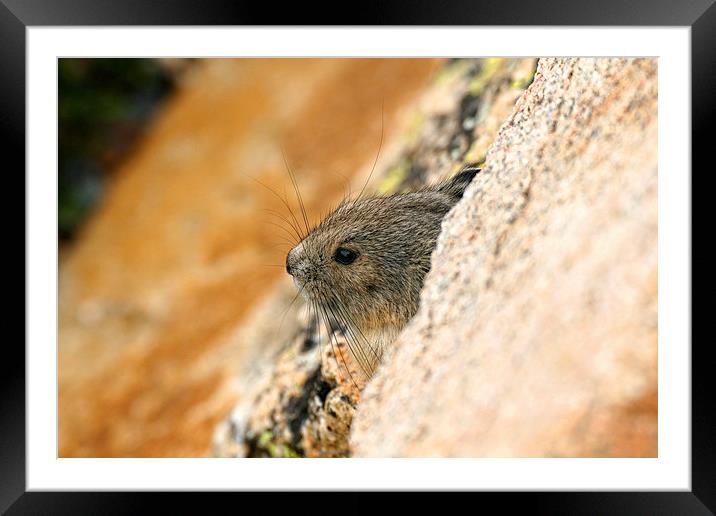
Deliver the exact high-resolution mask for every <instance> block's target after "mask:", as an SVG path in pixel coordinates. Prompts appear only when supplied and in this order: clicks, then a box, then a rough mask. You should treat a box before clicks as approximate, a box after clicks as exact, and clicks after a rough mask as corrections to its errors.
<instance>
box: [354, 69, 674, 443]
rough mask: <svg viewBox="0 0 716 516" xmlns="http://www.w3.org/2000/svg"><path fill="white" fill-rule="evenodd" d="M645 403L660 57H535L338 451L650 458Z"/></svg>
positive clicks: (652, 362) (648, 400)
mask: <svg viewBox="0 0 716 516" xmlns="http://www.w3.org/2000/svg"><path fill="white" fill-rule="evenodd" d="M671 173H677V171H671ZM656 415H657V63H656V60H653V59H596V60H595V59H543V60H540V62H539V65H538V71H537V75H536V76H535V80H534V82H533V84H532V85H531V86H530V88H529V89H528V90H527V92H526V93H525V94H524V96H523V97H522V98H521V99H520V100H519V101H518V104H517V106H516V108H515V111H514V113H513V114H512V116H511V117H510V118H509V120H508V121H507V122H506V123H505V124H504V125H503V127H502V128H501V130H500V132H499V134H498V136H497V138H496V140H495V142H494V144H493V145H492V146H491V147H490V150H489V151H488V154H487V160H486V166H485V167H484V171H483V172H482V173H481V174H479V175H478V176H477V177H476V179H475V180H474V181H473V184H472V185H471V186H470V187H469V188H468V190H467V192H466V194H465V197H464V199H463V201H462V202H461V203H459V204H458V205H457V206H456V208H455V209H454V210H453V211H452V212H451V213H450V214H449V215H448V216H447V217H446V219H445V221H444V223H443V232H442V234H441V236H440V239H439V242H438V246H437V248H436V250H435V252H434V254H433V268H432V270H431V272H430V273H429V275H428V277H427V279H426V284H425V288H424V290H423V295H422V298H421V308H420V310H419V312H418V314H417V315H416V316H415V318H414V319H413V321H412V322H411V323H410V324H409V325H408V327H407V328H406V329H405V331H404V332H403V334H402V335H401V337H400V338H399V340H398V342H397V343H396V346H395V347H394V348H393V352H392V353H391V354H390V355H389V356H388V357H387V358H386V360H385V362H384V363H383V365H382V366H381V368H380V369H379V370H378V373H377V375H376V377H375V378H374V379H373V381H372V382H371V383H370V384H369V385H368V387H367V388H366V390H365V391H364V393H363V401H362V402H361V404H360V405H359V406H358V410H357V412H356V415H355V418H354V421H353V428H352V435H351V447H352V454H353V455H354V456H475V457H482V456H497V457H507V456H655V455H656V449H657V448H656V445H657V429H656V424H657V423H656V419H657V418H656Z"/></svg>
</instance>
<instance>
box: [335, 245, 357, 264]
mask: <svg viewBox="0 0 716 516" xmlns="http://www.w3.org/2000/svg"><path fill="white" fill-rule="evenodd" d="M356 258H358V253H356V252H355V251H351V250H350V249H346V248H345V247H339V248H338V249H336V254H335V255H333V259H334V260H335V261H337V262H338V263H340V264H341V265H350V264H351V263H353V262H354V261H355V260H356Z"/></svg>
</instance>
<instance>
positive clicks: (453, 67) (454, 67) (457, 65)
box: [435, 59, 470, 84]
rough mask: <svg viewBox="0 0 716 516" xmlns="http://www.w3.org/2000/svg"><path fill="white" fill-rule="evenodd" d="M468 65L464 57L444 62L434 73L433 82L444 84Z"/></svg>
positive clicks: (458, 74)
mask: <svg viewBox="0 0 716 516" xmlns="http://www.w3.org/2000/svg"><path fill="white" fill-rule="evenodd" d="M469 65H470V63H469V62H467V61H466V60H464V59H458V60H456V61H452V62H450V63H448V64H446V65H445V66H443V67H442V68H441V69H440V71H438V73H437V74H436V75H435V84H445V83H447V82H449V81H450V80H452V79H454V78H455V77H458V76H460V75H462V74H463V72H465V70H467V68H468V66H469Z"/></svg>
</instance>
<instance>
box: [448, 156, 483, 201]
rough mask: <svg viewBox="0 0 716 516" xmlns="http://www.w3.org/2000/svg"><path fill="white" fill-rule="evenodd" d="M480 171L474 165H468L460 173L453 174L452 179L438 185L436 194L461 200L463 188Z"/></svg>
mask: <svg viewBox="0 0 716 516" xmlns="http://www.w3.org/2000/svg"><path fill="white" fill-rule="evenodd" d="M480 170H481V169H479V168H477V167H476V166H475V165H474V164H472V163H470V164H468V165H465V166H464V167H462V169H461V170H460V172H458V173H457V174H455V175H454V176H453V177H451V178H450V179H448V180H447V181H445V182H444V183H442V184H440V185H438V188H437V190H438V192H443V193H446V194H448V195H449V196H451V197H454V198H456V199H461V198H462V194H463V193H465V188H467V185H469V184H470V182H472V179H473V178H474V177H475V176H476V175H477V173H478V172H479V171H480Z"/></svg>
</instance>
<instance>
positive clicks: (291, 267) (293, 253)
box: [286, 246, 300, 276]
mask: <svg viewBox="0 0 716 516" xmlns="http://www.w3.org/2000/svg"><path fill="white" fill-rule="evenodd" d="M299 247H300V246H296V247H294V248H293V249H291V250H290V251H289V252H288V254H287V255H286V272H288V273H289V274H290V275H291V276H294V275H295V273H296V265H297V263H298V253H299Z"/></svg>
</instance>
